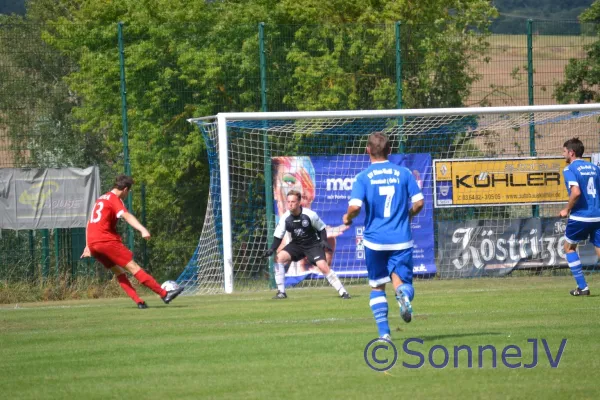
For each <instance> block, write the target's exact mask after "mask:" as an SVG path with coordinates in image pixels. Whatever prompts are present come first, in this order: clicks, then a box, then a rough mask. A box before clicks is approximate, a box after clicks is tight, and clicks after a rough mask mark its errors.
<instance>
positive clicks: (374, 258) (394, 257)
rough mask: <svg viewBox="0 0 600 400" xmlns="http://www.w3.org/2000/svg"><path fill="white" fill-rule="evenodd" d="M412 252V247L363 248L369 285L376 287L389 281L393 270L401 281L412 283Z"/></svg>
mask: <svg viewBox="0 0 600 400" xmlns="http://www.w3.org/2000/svg"><path fill="white" fill-rule="evenodd" d="M412 254H413V249H412V247H411V248H410V249H404V250H371V249H369V248H365V258H366V259H367V272H368V275H369V285H371V287H377V286H379V285H383V284H384V283H388V282H390V281H391V279H390V275H391V274H392V272H395V273H396V275H398V276H399V277H400V279H401V280H402V282H403V283H408V284H411V285H412V281H413V257H412Z"/></svg>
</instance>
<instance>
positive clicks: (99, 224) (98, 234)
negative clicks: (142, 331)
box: [81, 175, 183, 309]
mask: <svg viewBox="0 0 600 400" xmlns="http://www.w3.org/2000/svg"><path fill="white" fill-rule="evenodd" d="M132 185H133V179H132V178H131V177H130V176H127V175H120V176H118V177H117V178H116V179H115V184H114V185H113V188H112V190H111V191H110V192H108V193H106V194H103V195H102V196H100V197H99V198H98V200H96V204H94V208H93V209H92V215H91V216H90V219H89V220H88V223H87V229H86V246H85V249H84V250H83V254H82V255H81V257H82V258H83V257H90V256H92V257H94V258H95V259H96V260H98V261H99V262H101V263H102V265H104V267H106V268H108V269H110V270H111V271H112V272H113V273H114V274H115V275H116V277H117V281H119V284H120V285H121V287H122V288H123V290H124V291H125V293H127V295H128V296H129V297H131V299H132V300H133V301H135V302H136V303H137V305H138V308H141V309H144V308H148V306H147V305H146V302H145V301H143V300H142V299H141V298H139V297H138V295H137V292H136V291H135V289H134V288H133V286H131V282H130V281H129V279H128V278H127V274H126V272H129V273H130V274H132V275H133V276H134V277H135V279H137V280H138V281H139V282H140V283H141V284H142V285H144V286H146V287H147V288H149V289H150V290H152V291H153V292H154V293H156V294H158V295H159V296H160V297H161V299H162V300H163V301H164V302H165V303H167V304H168V303H170V302H171V300H173V299H174V298H175V297H177V296H179V294H181V292H183V288H178V289H176V290H171V291H166V290H164V289H163V288H161V287H160V285H159V284H158V283H157V282H156V280H155V279H154V278H153V277H152V276H151V275H150V274H148V273H146V271H144V270H143V269H142V268H141V267H140V266H139V265H138V264H137V263H136V262H135V261H134V260H133V253H132V252H131V251H130V250H129V249H128V248H127V247H125V245H123V243H122V242H121V236H120V235H119V234H118V233H117V221H118V219H119V218H123V219H124V220H125V221H127V223H128V224H129V225H131V226H132V227H134V228H135V229H137V230H138V231H140V233H141V234H142V237H143V238H144V239H146V240H148V239H150V232H148V230H147V229H146V228H145V227H144V226H143V225H142V224H140V222H139V221H138V220H137V218H136V217H134V216H133V215H132V214H130V213H129V212H128V211H127V208H125V204H123V199H125V198H126V197H127V195H128V194H129V191H130V190H131V186H132Z"/></svg>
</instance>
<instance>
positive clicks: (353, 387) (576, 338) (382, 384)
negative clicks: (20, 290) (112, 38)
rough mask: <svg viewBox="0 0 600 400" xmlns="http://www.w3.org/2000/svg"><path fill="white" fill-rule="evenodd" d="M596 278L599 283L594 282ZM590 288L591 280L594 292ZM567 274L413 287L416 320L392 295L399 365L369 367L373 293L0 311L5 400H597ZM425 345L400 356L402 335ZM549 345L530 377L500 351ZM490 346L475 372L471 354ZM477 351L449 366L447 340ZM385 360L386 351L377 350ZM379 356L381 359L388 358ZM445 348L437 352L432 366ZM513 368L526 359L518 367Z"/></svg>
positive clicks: (591, 351) (591, 327) (587, 340)
mask: <svg viewBox="0 0 600 400" xmlns="http://www.w3.org/2000/svg"><path fill="white" fill-rule="evenodd" d="M596 280H597V279H596ZM594 283H595V282H594V280H593V279H592V280H591V284H592V286H591V287H592V291H593V290H594V288H595V287H594V286H593V284H594ZM573 286H574V284H573V280H572V278H566V277H565V278H523V279H477V280H455V281H431V282H422V281H420V282H417V283H416V291H417V297H416V299H415V301H414V302H413V304H414V307H415V316H414V318H413V322H412V323H410V324H405V323H404V322H402V321H401V320H400V318H399V315H398V313H397V306H396V304H395V302H391V301H390V306H391V307H390V310H391V311H390V325H391V327H392V337H393V339H394V343H395V344H396V346H397V347H398V352H399V353H398V354H399V360H398V363H397V364H396V365H395V366H394V367H393V368H392V369H391V370H390V371H389V372H388V373H381V372H376V371H374V370H372V369H370V368H369V367H368V366H367V365H366V363H365V360H364V356H363V352H364V348H365V345H366V344H367V343H368V342H369V341H370V340H371V339H373V338H375V337H376V336H377V332H376V329H375V324H374V322H373V317H372V315H371V311H370V309H369V306H368V301H369V289H368V288H367V287H364V286H355V287H351V289H352V290H351V293H352V294H353V295H354V298H353V299H352V300H348V301H343V300H340V299H338V298H337V297H336V296H335V295H334V293H333V290H332V289H330V288H320V289H300V290H291V291H290V292H289V294H290V298H289V299H288V300H284V301H275V300H271V299H270V297H271V296H272V294H273V293H269V292H253V293H240V294H233V295H215V296H190V297H183V298H179V299H177V300H176V301H174V302H173V303H172V304H171V305H168V306H166V305H164V304H162V302H160V300H159V299H157V298H151V297H150V295H147V296H146V298H147V300H148V303H149V304H150V306H151V307H152V308H149V309H147V310H138V309H137V308H135V307H134V305H133V304H132V303H131V301H128V300H126V299H110V300H91V301H69V302H54V303H29V304H19V305H14V304H13V305H10V306H2V307H0V371H1V375H0V393H2V397H3V398H6V399H75V398H76V399H107V398H110V399H112V398H119V399H204V398H231V399H234V398H235V399H269V398H271V399H273V398H292V399H334V398H336V399H365V398H373V399H377V398H409V399H431V398H444V399H455V398H469V399H470V398H486V399H496V398H498V399H516V398H552V399H568V398H578V399H597V398H600V387H599V386H598V382H599V381H600V360H599V358H598V356H599V355H600V341H599V340H598V337H599V334H600V319H599V318H598V316H599V311H600V296H598V295H596V296H590V297H587V298H574V297H571V296H569V295H568V290H569V289H571V288H572V287H573ZM411 337H412V338H420V339H422V340H424V344H423V345H419V344H417V343H413V344H411V345H410V349H411V350H416V351H419V352H421V353H423V354H424V356H425V358H426V359H425V365H424V366H423V367H422V368H418V369H408V368H405V367H403V365H402V362H403V361H404V362H407V363H409V364H416V363H417V362H418V359H417V357H415V356H412V355H410V354H407V353H405V352H404V351H403V350H402V345H403V342H404V340H405V339H407V338H411ZM533 338H536V339H539V340H540V341H541V339H546V340H547V341H548V344H549V348H550V350H551V351H552V354H553V357H555V356H556V353H557V350H558V347H559V345H560V343H561V340H562V339H564V338H566V339H567V344H566V347H565V348H564V352H563V355H562V358H561V361H560V364H559V365H558V367H557V368H551V367H550V365H549V362H548V360H547V358H546V355H545V354H546V353H545V351H544V348H543V346H542V344H541V342H540V343H539V344H538V346H539V348H538V356H539V362H538V365H537V367H535V368H531V369H524V368H519V369H510V368H508V367H506V366H505V365H504V364H503V363H502V359H501V352H502V349H503V348H504V347H505V346H507V345H509V344H514V345H517V346H519V347H520V348H521V349H522V350H523V354H522V358H521V359H520V361H521V362H523V363H531V362H532V351H533V350H532V345H531V343H528V342H527V339H533ZM489 344H491V345H494V346H495V347H496V348H497V349H498V354H497V357H496V359H497V363H498V364H497V367H496V368H492V364H491V361H492V360H491V354H490V352H489V351H488V352H487V353H485V354H486V357H484V359H483V368H479V367H478V362H477V355H476V353H477V346H480V345H489ZM433 345H442V346H445V347H446V348H448V349H449V350H450V363H449V365H448V366H447V367H446V368H444V369H436V368H434V367H432V366H431V364H430V363H429V361H428V360H427V356H428V351H429V349H430V348H431V346H433ZM458 345H469V346H471V347H472V348H473V349H474V356H473V358H474V360H473V368H471V369H469V368H468V367H467V359H466V355H464V356H463V355H461V356H460V357H459V366H458V368H454V366H453V361H452V349H453V346H458ZM377 355H378V357H379V358H384V357H383V356H385V355H386V354H385V353H378V354H377ZM382 355H383V356H382ZM442 358H443V354H442V352H441V351H436V352H435V357H434V362H435V363H438V364H439V363H441V360H442ZM509 361H510V362H518V361H519V359H511V360H509Z"/></svg>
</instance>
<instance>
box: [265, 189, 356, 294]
mask: <svg viewBox="0 0 600 400" xmlns="http://www.w3.org/2000/svg"><path fill="white" fill-rule="evenodd" d="M301 200H302V195H301V194H300V192H298V191H296V190H290V191H289V193H288V194H287V197H286V205H287V209H288V211H286V212H285V214H283V215H282V216H281V218H280V219H279V223H278V224H277V227H276V228H275V234H274V236H275V239H274V240H273V244H272V245H271V248H270V249H268V250H267V251H265V253H264V257H265V258H266V257H270V256H272V255H273V253H275V250H276V249H277V248H278V247H279V245H280V244H281V241H282V240H283V236H284V235H285V233H286V232H290V234H291V235H292V240H291V241H290V243H288V244H287V245H286V246H285V247H284V248H283V249H281V250H280V251H279V252H277V254H276V255H275V264H274V269H275V283H277V294H276V295H275V297H273V298H274V299H286V298H287V294H286V293H285V269H286V266H287V265H289V263H290V262H291V261H298V260H302V259H303V258H304V257H306V258H307V259H308V261H310V262H311V263H312V264H314V265H316V266H317V268H319V270H321V272H322V273H323V275H324V276H325V277H326V278H327V280H328V281H329V283H330V284H331V286H333V287H334V289H335V290H337V291H338V293H339V294H340V297H341V298H342V299H349V298H350V295H349V294H348V292H347V291H346V289H345V288H344V285H343V284H342V282H341V281H340V280H339V278H338V277H337V275H336V273H335V272H334V271H333V270H332V269H331V268H329V265H328V264H327V260H326V257H325V249H329V250H331V247H330V246H329V244H328V243H327V232H326V230H325V223H324V222H323V221H322V220H321V218H320V217H319V216H318V215H317V213H315V212H314V211H312V210H310V209H308V208H304V207H302V206H301V205H300V202H301Z"/></svg>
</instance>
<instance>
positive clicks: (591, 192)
mask: <svg viewBox="0 0 600 400" xmlns="http://www.w3.org/2000/svg"><path fill="white" fill-rule="evenodd" d="M587 194H589V195H590V196H592V197H593V198H596V187H595V186H594V178H592V177H590V179H589V180H588V184H587Z"/></svg>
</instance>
